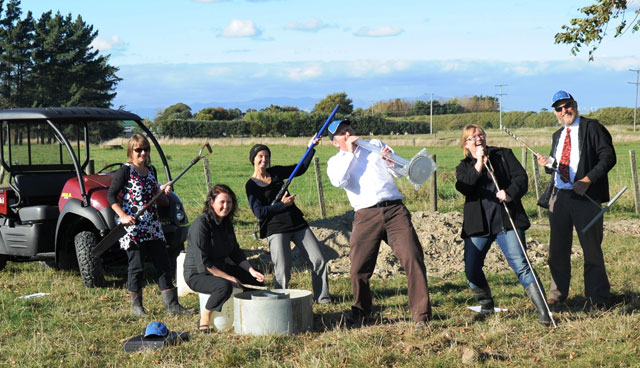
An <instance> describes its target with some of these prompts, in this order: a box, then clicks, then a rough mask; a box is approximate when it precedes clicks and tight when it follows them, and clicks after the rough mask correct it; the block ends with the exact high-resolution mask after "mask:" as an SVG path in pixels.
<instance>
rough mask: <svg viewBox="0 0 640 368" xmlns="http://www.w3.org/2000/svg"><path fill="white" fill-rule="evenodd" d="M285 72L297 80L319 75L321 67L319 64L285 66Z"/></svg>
mask: <svg viewBox="0 0 640 368" xmlns="http://www.w3.org/2000/svg"><path fill="white" fill-rule="evenodd" d="M286 72H287V75H288V76H289V78H291V79H293V80H297V81H299V80H303V79H311V78H316V77H318V76H320V75H321V74H322V68H321V67H320V66H319V65H308V66H302V67H299V68H287V69H286Z"/></svg>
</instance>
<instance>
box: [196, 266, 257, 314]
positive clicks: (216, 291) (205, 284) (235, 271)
mask: <svg viewBox="0 0 640 368" xmlns="http://www.w3.org/2000/svg"><path fill="white" fill-rule="evenodd" d="M222 270H223V271H224V272H226V273H227V274H229V275H231V276H233V277H235V278H237V279H238V280H240V282H241V283H243V284H248V285H259V286H262V283H261V282H258V281H256V279H254V278H253V276H251V274H250V273H249V272H247V271H245V270H243V269H242V268H240V267H238V266H236V265H225V266H224V267H223V268H222ZM185 281H186V282H187V285H189V287H190V288H191V290H193V291H195V292H198V293H203V294H209V300H207V305H206V306H205V308H207V309H208V310H210V311H216V312H220V311H221V310H222V305H223V304H224V302H226V301H227V300H228V299H229V298H230V297H231V292H232V291H233V285H232V284H231V281H229V280H226V279H223V278H222V277H218V276H213V275H212V274H210V273H208V272H204V273H198V274H195V275H193V276H191V277H190V278H189V279H188V280H185Z"/></svg>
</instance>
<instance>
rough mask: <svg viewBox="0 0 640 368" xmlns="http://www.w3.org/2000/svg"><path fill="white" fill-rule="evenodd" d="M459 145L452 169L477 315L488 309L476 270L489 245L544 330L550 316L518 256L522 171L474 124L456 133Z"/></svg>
mask: <svg viewBox="0 0 640 368" xmlns="http://www.w3.org/2000/svg"><path fill="white" fill-rule="evenodd" d="M461 146H462V150H463V153H464V159H463V160H462V161H460V164H459V165H458V167H457V168H456V179H457V181H456V189H457V190H458V191H459V192H460V193H462V194H464V196H465V203H464V221H463V224H462V238H463V239H464V265H465V274H466V276H467V280H468V282H469V286H471V289H472V290H473V296H474V298H475V299H476V301H477V302H479V303H480V307H481V310H480V311H481V313H484V314H487V313H492V312H493V310H494V309H493V308H494V303H493V297H492V296H491V289H490V288H489V283H488V282H487V279H486V277H485V275H484V272H483V271H482V268H483V266H484V260H485V257H486V255H487V252H488V251H489V249H490V247H491V244H492V243H493V242H494V241H495V242H496V243H498V246H499V247H500V250H502V253H503V254H504V256H505V258H506V259H507V262H508V263H509V266H511V268H512V269H513V271H514V272H515V274H516V276H518V279H519V281H520V284H522V286H523V287H524V289H525V291H526V293H527V295H528V296H529V297H530V298H531V301H532V302H533V305H534V306H535V307H536V309H537V310H538V315H539V323H540V324H542V325H545V326H549V325H550V324H551V317H550V316H549V314H548V309H547V305H546V302H545V299H544V292H542V286H541V285H540V283H539V282H538V281H537V280H536V279H535V277H536V275H535V274H534V272H533V270H532V268H531V267H530V264H529V262H528V258H527V256H526V254H525V253H524V249H525V244H524V239H525V237H524V232H525V230H526V229H527V228H529V226H530V223H529V219H528V217H527V214H526V212H525V210H524V207H523V206H522V202H521V201H520V199H521V198H522V196H523V195H524V194H525V193H526V192H527V189H528V188H527V186H528V178H527V173H526V171H525V170H524V168H523V167H522V165H520V162H518V160H517V159H516V157H515V156H514V155H513V152H511V150H510V149H508V148H501V147H488V146H487V142H486V134H485V132H484V130H483V129H482V128H481V127H479V126H477V125H475V124H472V125H468V126H467V127H465V128H464V130H463V131H462V138H461ZM511 216H513V217H511ZM516 232H517V234H516Z"/></svg>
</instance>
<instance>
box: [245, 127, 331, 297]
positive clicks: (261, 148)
mask: <svg viewBox="0 0 640 368" xmlns="http://www.w3.org/2000/svg"><path fill="white" fill-rule="evenodd" d="M317 142H318V139H316V138H315V137H313V138H311V140H310V141H309V144H308V146H311V145H312V144H316V143H317ZM314 154H315V150H314V149H312V150H311V152H310V153H309V154H308V155H307V157H306V158H305V160H304V161H303V162H302V164H301V165H300V168H299V170H298V172H297V173H296V176H300V175H302V174H304V173H305V172H306V171H307V168H308V167H309V163H310V162H311V159H312V158H313V155H314ZM249 162H251V164H253V175H252V176H251V179H249V180H248V181H247V183H246V185H245V190H246V192H247V198H248V199H249V205H251V209H252V210H253V213H254V215H255V216H256V217H257V218H258V220H259V223H260V238H264V237H266V238H267V240H268V241H269V250H270V253H271V260H272V261H273V264H274V267H273V276H274V277H273V278H274V281H273V283H274V287H275V288H276V289H286V288H287V286H288V283H289V280H290V278H291V245H290V243H291V242H292V241H293V242H294V243H295V244H296V246H298V247H299V249H301V250H302V253H303V254H305V255H306V256H307V257H308V260H309V261H310V262H311V266H312V273H311V284H312V288H313V298H314V300H315V301H316V302H318V303H330V302H331V297H330V296H329V280H328V276H327V261H326V260H325V258H324V254H323V253H322V249H321V248H320V245H319V244H318V240H317V239H316V237H315V235H314V234H313V232H312V231H311V229H310V228H309V225H308V224H307V222H306V221H305V220H304V214H303V213H302V211H300V209H298V207H296V205H295V203H294V200H295V195H290V194H289V193H288V192H287V193H285V194H284V196H283V197H282V199H281V200H280V201H279V202H276V203H275V204H273V205H272V204H271V203H272V202H273V201H274V200H275V198H276V195H277V194H278V192H279V191H280V188H282V185H283V184H284V180H285V179H286V178H288V177H289V176H290V175H291V173H292V172H293V170H294V169H295V165H291V166H273V167H271V150H269V147H267V146H265V145H262V144H256V145H254V146H253V147H251V150H250V151H249Z"/></svg>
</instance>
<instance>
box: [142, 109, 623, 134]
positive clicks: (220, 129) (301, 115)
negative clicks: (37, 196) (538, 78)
mask: <svg viewBox="0 0 640 368" xmlns="http://www.w3.org/2000/svg"><path fill="white" fill-rule="evenodd" d="M185 106H186V105H185ZM328 115H329V113H328V112H311V113H307V112H304V111H297V110H296V111H282V110H279V109H277V108H275V107H274V106H273V105H272V106H271V107H270V108H268V109H263V110H260V111H249V112H247V113H246V114H245V115H244V116H243V118H242V119H234V120H200V119H195V118H193V117H191V118H189V117H185V118H169V119H165V120H160V121H159V122H158V121H157V122H155V123H154V124H153V129H154V130H156V132H158V133H159V134H161V135H165V136H172V137H231V136H235V137H242V136H245V137H246V136H311V135H313V134H315V133H316V132H317V131H318V129H319V128H320V127H321V126H322V124H323V123H324V122H325V120H326V119H327V117H328ZM585 115H586V116H589V117H592V118H596V119H598V120H600V121H601V122H602V123H603V124H605V125H614V124H627V125H631V124H633V109H631V108H624V107H610V108H603V109H599V110H597V111H595V112H592V113H588V114H585ZM347 116H348V117H349V118H350V119H351V120H352V121H354V126H355V127H356V131H357V132H358V133H359V134H364V135H368V134H374V135H380V134H381V135H388V134H425V133H429V132H430V129H431V126H433V129H434V131H435V132H438V131H444V130H460V129H462V128H463V127H465V126H467V125H469V124H478V125H480V126H482V127H485V128H496V127H498V126H499V124H500V116H499V114H498V113H497V112H472V113H464V114H445V115H435V116H433V121H431V119H430V117H429V115H419V116H412V117H395V118H393V117H392V118H390V117H385V116H383V115H381V114H373V115H371V114H368V113H363V112H359V111H353V112H352V113H351V114H349V115H345V114H341V113H340V114H338V115H337V116H336V119H342V118H344V117H347ZM502 123H503V125H504V126H507V127H510V128H521V127H528V128H540V127H550V126H556V125H557V119H556V117H555V115H554V114H553V113H552V112H549V111H541V112H532V111H529V112H523V111H510V112H504V113H503V114H502Z"/></svg>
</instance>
